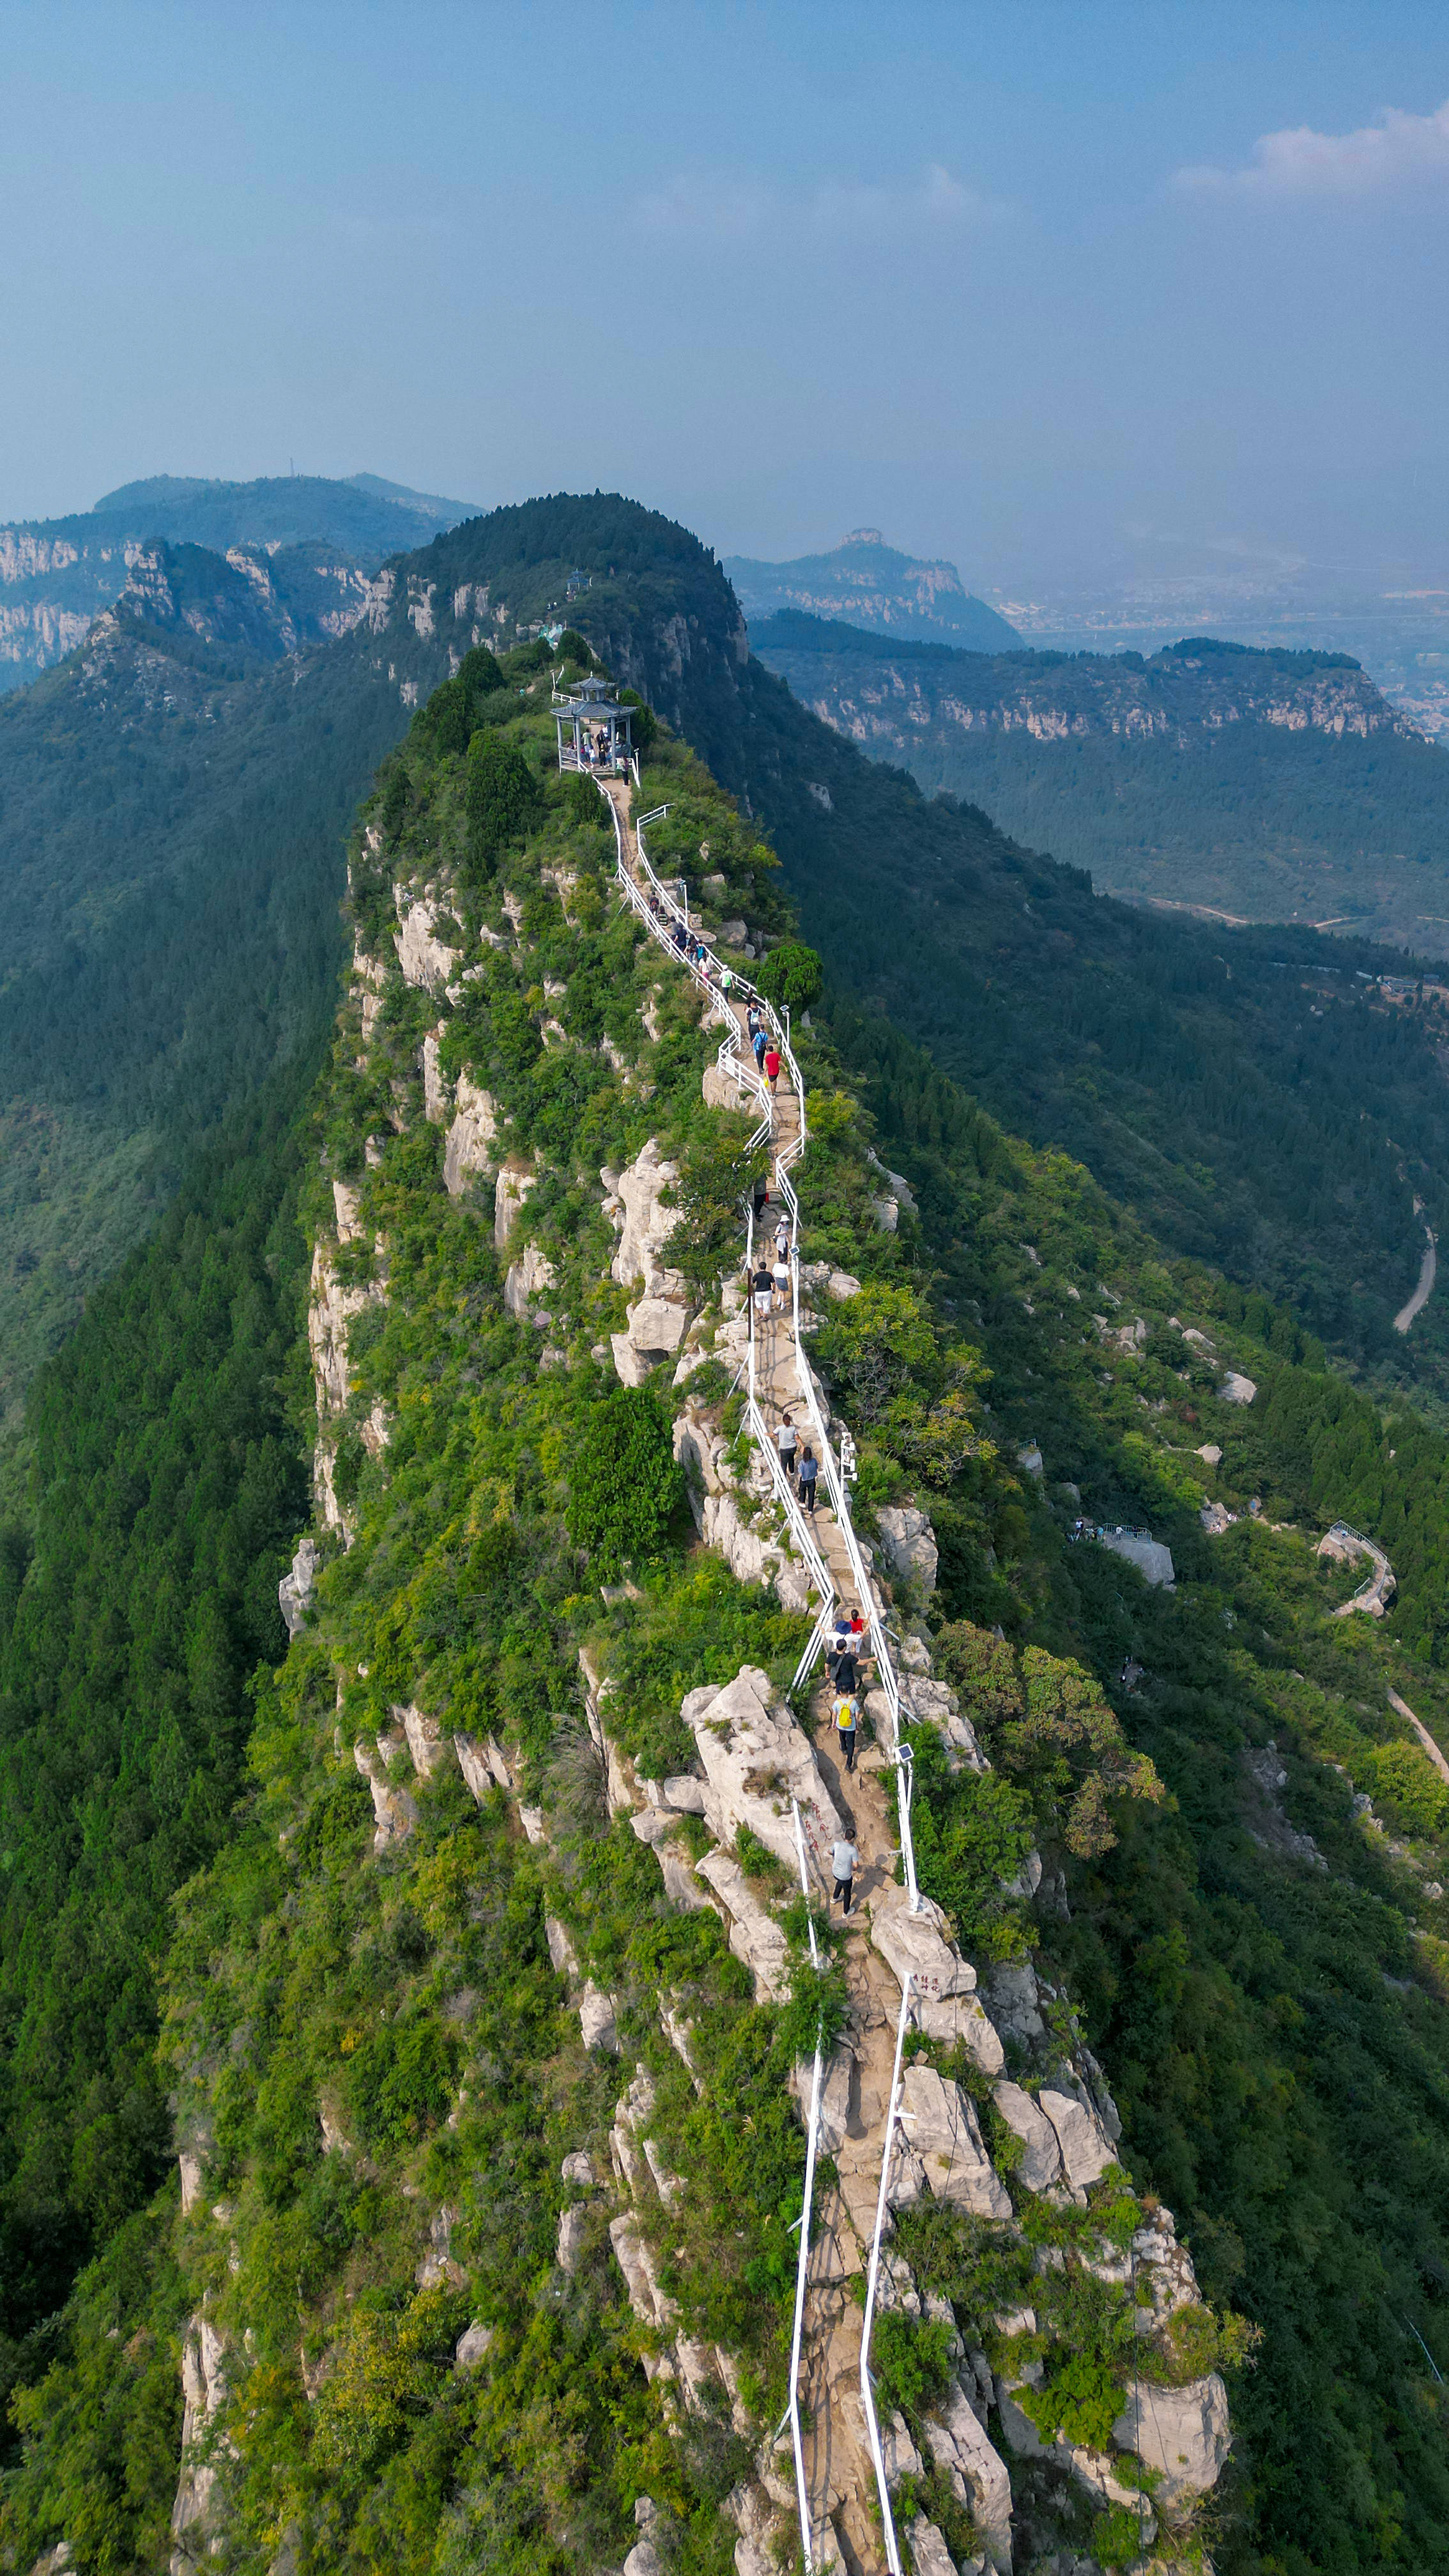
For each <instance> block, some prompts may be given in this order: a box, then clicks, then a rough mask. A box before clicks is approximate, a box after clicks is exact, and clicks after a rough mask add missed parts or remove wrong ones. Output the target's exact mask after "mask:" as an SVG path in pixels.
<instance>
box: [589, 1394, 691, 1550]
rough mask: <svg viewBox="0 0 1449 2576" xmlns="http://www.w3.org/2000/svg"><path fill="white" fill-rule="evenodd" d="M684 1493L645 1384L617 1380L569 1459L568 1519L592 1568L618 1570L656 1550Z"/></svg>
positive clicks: (663, 1421) (660, 1413) (658, 1408)
mask: <svg viewBox="0 0 1449 2576" xmlns="http://www.w3.org/2000/svg"><path fill="white" fill-rule="evenodd" d="M683 1496H684V1476H683V1472H682V1470H681V1468H680V1466H679V1464H678V1462H677V1460H676V1458H675V1456H674V1452H673V1450H672V1448H671V1447H670V1440H669V1424H668V1420H667V1418H666V1416H665V1413H664V1409H663V1407H662V1405H661V1404H660V1403H659V1401H658V1399H657V1397H655V1396H654V1395H652V1394H651V1393H650V1390H649V1389H648V1387H642V1386H621V1387H618V1388H616V1390H615V1392H614V1393H613V1394H612V1395H606V1396H605V1397H604V1400H603V1402H602V1403H601V1404H596V1405H595V1406H593V1408H592V1409H591V1411H590V1412H589V1413H588V1415H587V1416H586V1418H585V1421H584V1425H583V1429H582V1433H581V1436H580V1439H579V1442H578V1446H577V1448H576V1450H575V1451H574V1454H573V1457H572V1459H571V1460H570V1464H569V1498H568V1509H567V1520H568V1530H569V1536H570V1537H571V1538H572V1539H573V1540H574V1542H575V1544H576V1545H577V1546H579V1547H582V1548H585V1549H587V1551H588V1553H589V1556H590V1557H591V1558H592V1560H593V1564H594V1569H595V1571H596V1572H597V1573H599V1574H602V1575H605V1576H609V1575H615V1574H618V1573H619V1572H620V1570H621V1568H622V1567H623V1566H625V1565H626V1564H630V1563H635V1562H642V1561H643V1560H644V1559H646V1558H648V1557H650V1556H652V1555H653V1554H654V1553H655V1552H656V1550H657V1549H658V1547H659V1545H660V1542H661V1541H662V1539H663V1537H664V1533H665V1531H666V1530H667V1528H668V1526H669V1522H670V1519H671V1517H672V1515H673V1513H674V1511H675V1509H676V1507H677V1506H678V1504H679V1503H680V1502H681V1501H682V1500H683Z"/></svg>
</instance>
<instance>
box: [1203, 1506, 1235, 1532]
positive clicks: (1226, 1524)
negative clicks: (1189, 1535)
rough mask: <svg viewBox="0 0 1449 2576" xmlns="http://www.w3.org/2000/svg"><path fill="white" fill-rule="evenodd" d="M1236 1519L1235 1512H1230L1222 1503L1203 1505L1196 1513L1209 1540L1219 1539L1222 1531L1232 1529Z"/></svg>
mask: <svg viewBox="0 0 1449 2576" xmlns="http://www.w3.org/2000/svg"><path fill="white" fill-rule="evenodd" d="M1237 1517H1238V1515H1237V1513H1236V1512H1230V1511H1229V1510H1228V1509H1227V1508H1226V1506H1225V1505H1224V1504H1222V1503H1204V1504H1203V1506H1202V1508H1201V1510H1200V1511H1199V1513H1198V1519H1199V1520H1200V1521H1201V1523H1202V1525H1203V1528H1204V1529H1205V1530H1206V1531H1207V1534H1208V1537H1209V1538H1221V1537H1222V1534H1223V1532H1224V1530H1230V1529H1231V1528H1232V1526H1233V1523H1234V1521H1235V1520H1236V1519H1237Z"/></svg>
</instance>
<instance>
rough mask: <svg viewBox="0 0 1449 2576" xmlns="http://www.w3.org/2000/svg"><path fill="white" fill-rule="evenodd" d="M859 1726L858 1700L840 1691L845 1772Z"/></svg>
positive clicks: (838, 1726)
mask: <svg viewBox="0 0 1449 2576" xmlns="http://www.w3.org/2000/svg"><path fill="white" fill-rule="evenodd" d="M835 1680H836V1687H837V1690H839V1684H840V1675H839V1673H838V1672H837V1674H836V1676H835ZM859 1725H860V1702H859V1700H858V1699H857V1698H856V1697H855V1695H854V1693H853V1692H851V1691H844V1690H841V1691H840V1694H839V1697H838V1698H837V1700H836V1703H835V1736H836V1741H837V1743H838V1744H839V1746H840V1749H841V1752H842V1753H843V1754H844V1756H845V1767H846V1770H847V1771H853V1770H854V1769H855V1748H856V1744H857V1742H858V1741H859V1737H858V1733H857V1729H858V1728H859ZM845 1910H846V1912H847V1914H848V1913H849V1912H850V1908H849V1906H848V1905H847V1907H846V1909H845Z"/></svg>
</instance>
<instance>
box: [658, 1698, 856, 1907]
mask: <svg viewBox="0 0 1449 2576" xmlns="http://www.w3.org/2000/svg"><path fill="white" fill-rule="evenodd" d="M681 1714H682V1715H683V1717H684V1722H685V1724H686V1725H687V1726H688V1727H689V1728H690V1730H691V1732H692V1733H693V1736H694V1740H695V1743H696V1745H697V1747H698V1749H699V1763H700V1769H701V1770H702V1772H703V1773H704V1780H703V1783H702V1786H703V1790H704V1814H705V1819H706V1821H707V1823H708V1825H709V1828H710V1831H711V1833H712V1834H714V1835H715V1837H716V1839H717V1840H718V1841H720V1842H722V1843H729V1842H733V1840H734V1838H735V1835H736V1834H737V1832H738V1831H739V1828H740V1826H741V1825H748V1826H749V1828H750V1831H751V1832H752V1833H754V1834H758V1836H759V1838H760V1841H761V1842H762V1843H763V1844H764V1845H765V1847H766V1849H767V1850H769V1851H772V1852H773V1853H774V1854H775V1856H776V1858H777V1859H778V1860H782V1861H783V1862H784V1864H785V1866H786V1868H787V1869H788V1870H789V1871H790V1872H791V1874H792V1876H793V1875H794V1874H795V1872H796V1871H797V1870H798V1868H799V1849H798V1846H797V1843H796V1840H795V1822H794V1817H793V1814H792V1811H791V1801H792V1799H794V1800H797V1801H798V1803H799V1807H800V1817H801V1822H802V1824H803V1826H804V1829H805V1839H806V1845H807V1849H808V1850H809V1851H810V1852H811V1853H812V1854H813V1855H814V1857H815V1861H816V1866H817V1870H818V1871H819V1872H820V1873H821V1875H822V1877H823V1873H824V1870H825V1869H826V1868H827V1867H828V1865H829V1859H830V1846H831V1844H832V1843H833V1842H834V1841H835V1840H836V1838H837V1836H838V1835H840V1834H841V1833H843V1831H844V1824H843V1820H842V1818H841V1815H840V1811H839V1809H838V1808H837V1806H836V1805H835V1802H834V1800H833V1799H832V1798H831V1796H830V1793H829V1791H828V1790H827V1788H826V1786H825V1783H824V1781H823V1780H822V1778H821V1776H820V1769H819V1765H818V1763H817V1762H816V1759H815V1750H814V1747H813V1745H812V1744H811V1742H810V1739H809V1737H808V1736H807V1735H805V1734H804V1733H803V1732H802V1730H801V1728H800V1727H798V1726H797V1725H796V1723H795V1720H794V1719H793V1717H792V1716H791V1715H790V1712H789V1710H788V1709H787V1708H786V1707H785V1705H784V1703H783V1701H781V1700H777V1699H776V1697H775V1695H774V1692H773V1689H772V1687H771V1684H770V1677H769V1675H768V1673H764V1672H761V1671H760V1670H759V1668H758V1667H757V1666H756V1665H752V1664H745V1665H743V1666H742V1667H741V1669H740V1671H739V1672H738V1673H737V1674H736V1675H735V1678H734V1680H733V1681H732V1682H727V1683H726V1684H725V1686H724V1688H723V1689H722V1690H718V1691H712V1692H711V1693H710V1694H709V1696H708V1697H707V1698H706V1697H705V1696H704V1694H703V1693H702V1692H700V1691H691V1692H690V1694H689V1696H688V1698H687V1699H686V1700H685V1702H684V1707H683V1710H682V1711H681Z"/></svg>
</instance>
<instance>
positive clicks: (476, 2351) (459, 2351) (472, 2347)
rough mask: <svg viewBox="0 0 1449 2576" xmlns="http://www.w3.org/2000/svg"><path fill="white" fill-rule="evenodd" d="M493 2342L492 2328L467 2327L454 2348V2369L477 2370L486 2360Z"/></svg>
mask: <svg viewBox="0 0 1449 2576" xmlns="http://www.w3.org/2000/svg"><path fill="white" fill-rule="evenodd" d="M492 2341H493V2328H492V2327H491V2326H480V2325H471V2326H465V2327H464V2329H463V2331H462V2333H461V2334H460V2335H459V2337H458V2340H457V2342H456V2344H455V2345H454V2346H453V2368H454V2369H455V2370H476V2369H477V2367H478V2364H479V2362H480V2361H482V2360H483V2359H484V2358H485V2356H486V2354H487V2352H488V2349H489V2347H490V2345H491V2344H492Z"/></svg>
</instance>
